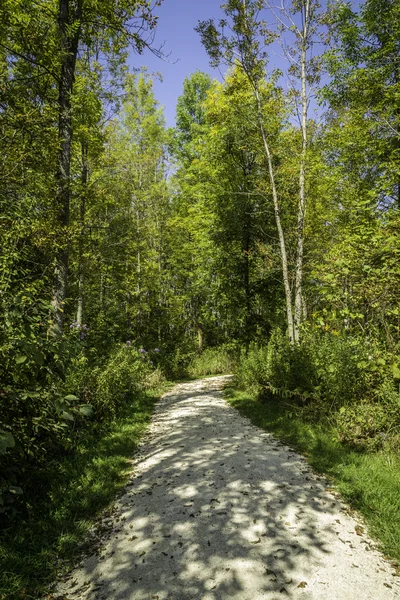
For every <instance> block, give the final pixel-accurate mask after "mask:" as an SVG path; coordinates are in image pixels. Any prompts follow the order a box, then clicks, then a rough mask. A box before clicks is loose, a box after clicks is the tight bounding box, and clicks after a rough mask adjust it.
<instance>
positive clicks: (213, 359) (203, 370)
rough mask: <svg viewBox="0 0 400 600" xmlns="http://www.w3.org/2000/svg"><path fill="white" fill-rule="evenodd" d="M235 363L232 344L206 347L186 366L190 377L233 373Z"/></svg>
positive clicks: (234, 350)
mask: <svg viewBox="0 0 400 600" xmlns="http://www.w3.org/2000/svg"><path fill="white" fill-rule="evenodd" d="M235 364H236V349H235V347H234V346H219V347H217V348H206V349H205V350H203V352H202V353H201V354H199V355H197V356H195V357H194V358H193V359H192V361H191V363H190V364H189V367H188V374H189V375H190V376H191V377H202V376H206V375H216V374H229V373H233V372H234V369H235Z"/></svg>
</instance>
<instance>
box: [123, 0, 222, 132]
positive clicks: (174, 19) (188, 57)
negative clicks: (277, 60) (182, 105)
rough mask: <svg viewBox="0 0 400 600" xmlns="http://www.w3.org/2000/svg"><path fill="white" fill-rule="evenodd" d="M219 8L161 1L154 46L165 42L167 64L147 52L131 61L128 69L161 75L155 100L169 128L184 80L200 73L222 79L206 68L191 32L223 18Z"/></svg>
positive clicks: (198, 0) (201, 1) (207, 2)
mask: <svg viewBox="0 0 400 600" xmlns="http://www.w3.org/2000/svg"><path fill="white" fill-rule="evenodd" d="M220 4H222V0H164V2H163V3H162V5H161V6H160V7H159V8H157V11H156V14H157V15H159V21H158V28H157V35H156V42H155V46H159V45H160V44H162V43H163V42H165V46H164V52H165V53H166V54H170V56H169V61H170V62H164V61H162V60H160V59H158V58H157V57H155V56H154V55H152V54H151V52H149V51H146V52H145V53H144V54H143V55H142V56H138V55H135V54H134V55H132V56H131V58H130V61H129V62H130V65H131V66H133V67H136V68H139V67H141V66H147V67H148V70H149V72H160V73H161V74H162V77H163V83H160V82H158V81H156V83H155V86H154V87H155V95H156V98H157V100H158V101H159V102H160V104H162V105H164V107H165V116H166V119H167V125H168V126H173V125H174V124H175V107H176V101H177V99H178V97H179V96H180V95H181V93H182V89H183V81H184V79H185V77H187V76H188V75H190V74H191V73H194V71H196V69H200V70H201V71H205V72H207V73H210V74H211V75H212V76H213V77H216V78H218V79H220V78H221V77H220V75H219V73H218V71H216V70H213V69H211V67H210V66H209V61H208V56H207V54H206V51H205V50H204V48H203V46H202V45H201V43H200V36H199V35H198V34H197V33H196V32H195V31H194V27H196V25H197V23H198V21H199V20H204V19H209V18H212V17H217V18H218V17H221V16H222V11H221V9H220Z"/></svg>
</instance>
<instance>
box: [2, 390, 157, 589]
mask: <svg viewBox="0 0 400 600" xmlns="http://www.w3.org/2000/svg"><path fill="white" fill-rule="evenodd" d="M160 391H161V389H160V388H158V390H157V391H153V392H150V391H147V392H141V393H136V394H134V395H132V396H131V397H130V398H128V399H127V401H126V403H125V406H124V407H123V409H122V410H120V412H119V415H118V416H117V417H116V418H115V419H113V420H112V421H109V422H108V423H103V425H102V426H101V427H100V426H96V427H93V423H92V424H91V427H89V428H85V430H83V431H82V432H81V434H80V435H75V438H74V449H73V452H71V453H69V454H67V455H64V456H56V457H53V458H51V459H49V460H47V461H46V463H45V464H44V465H42V466H41V468H40V469H36V470H34V471H33V472H32V473H31V474H30V480H29V485H28V486H27V487H25V489H24V495H25V496H26V497H27V498H29V506H27V507H26V510H25V511H24V512H22V513H20V516H19V519H17V520H15V522H14V523H13V526H12V527H8V528H7V529H5V530H4V531H2V543H1V546H0V598H4V599H5V598H7V600H17V599H21V598H39V597H42V595H43V594H45V593H47V592H48V588H49V586H50V585H52V584H53V582H54V581H55V578H56V575H57V573H59V572H60V570H63V569H66V568H68V567H69V565H70V564H72V563H73V562H74V561H76V559H77V558H78V557H79V556H80V554H81V553H82V551H84V550H85V549H87V548H88V547H89V546H90V544H91V535H90V534H91V527H92V525H93V523H94V521H95V519H96V518H97V517H98V516H99V515H100V514H101V513H103V512H104V511H105V510H112V503H113V501H114V500H115V496H116V494H117V493H118V491H119V490H121V488H122V487H123V486H124V484H125V482H126V480H127V478H128V477H129V475H130V472H131V458H132V454H133V452H134V451H135V449H136V447H137V444H138V442H139V440H140V439H141V436H142V435H143V433H144V431H145V429H146V428H147V425H148V423H149V421H150V418H151V413H152V409H153V407H154V403H155V401H156V399H157V398H156V397H155V395H154V394H159V393H160Z"/></svg>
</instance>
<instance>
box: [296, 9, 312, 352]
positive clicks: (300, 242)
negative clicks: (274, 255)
mask: <svg viewBox="0 0 400 600" xmlns="http://www.w3.org/2000/svg"><path fill="white" fill-rule="evenodd" d="M309 20H310V0H306V1H305V3H304V19H303V23H304V27H303V31H302V38H301V135H302V147H301V156H300V176H299V190H300V194H299V210H298V216H297V257H296V278H295V301H294V306H295V311H294V339H295V341H296V342H299V341H300V325H301V322H302V318H303V260H304V221H305V215H306V190H305V187H306V159H307V73H306V61H307V45H308V32H309Z"/></svg>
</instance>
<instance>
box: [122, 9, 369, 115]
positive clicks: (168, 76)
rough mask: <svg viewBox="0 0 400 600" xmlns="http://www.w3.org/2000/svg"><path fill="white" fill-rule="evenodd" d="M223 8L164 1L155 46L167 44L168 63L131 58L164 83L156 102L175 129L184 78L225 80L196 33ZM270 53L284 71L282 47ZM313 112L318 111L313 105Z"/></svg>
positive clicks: (149, 57)
mask: <svg viewBox="0 0 400 600" xmlns="http://www.w3.org/2000/svg"><path fill="white" fill-rule="evenodd" d="M221 4H222V0H163V3H162V5H161V6H160V7H159V8H157V10H156V14H157V15H158V16H159V20H158V28H157V34H156V40H155V44H154V45H155V46H156V47H159V46H160V45H161V44H164V52H165V54H169V59H168V61H163V60H160V59H159V58H157V57H156V56H154V55H153V54H152V53H151V52H150V51H145V52H144V54H143V55H137V54H132V56H131V57H130V61H129V64H130V66H131V67H135V68H141V67H143V66H146V67H147V68H148V71H149V72H150V73H155V72H159V73H161V75H162V78H163V82H162V83H161V82H160V81H155V85H154V89H155V95H156V98H157V100H158V101H159V102H160V104H162V105H163V106H164V109H165V116H166V120H167V125H168V126H174V125H175V108H176V101H177V99H178V97H179V96H180V95H181V94H182V89H183V81H184V79H185V77H187V76H188V75H190V74H191V73H194V72H195V71H196V69H200V70H201V71H205V72H206V73H210V75H211V76H212V77H215V78H217V79H219V80H222V74H221V73H220V72H219V71H217V70H215V69H211V67H210V66H209V60H208V56H207V53H206V51H205V50H204V48H203V46H202V45H201V42H200V36H199V35H198V33H196V32H195V31H194V28H195V27H196V26H197V24H198V21H201V20H205V19H209V18H217V19H218V18H220V17H222V16H223V12H222V10H221V8H220V5H221ZM287 4H290V2H287ZM321 4H322V6H324V5H325V4H326V0H322V1H321ZM352 4H353V6H355V7H358V5H359V0H353V2H352ZM267 18H268V17H267ZM269 18H271V17H269ZM274 46H275V47H274ZM270 50H271V56H270V62H269V64H270V67H271V66H273V67H278V68H282V70H284V69H285V68H286V67H287V63H286V61H285V59H283V58H282V57H281V53H282V51H281V49H280V47H278V45H277V44H274V45H273V46H271V47H270ZM312 108H313V109H314V110H315V104H314V103H312Z"/></svg>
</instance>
